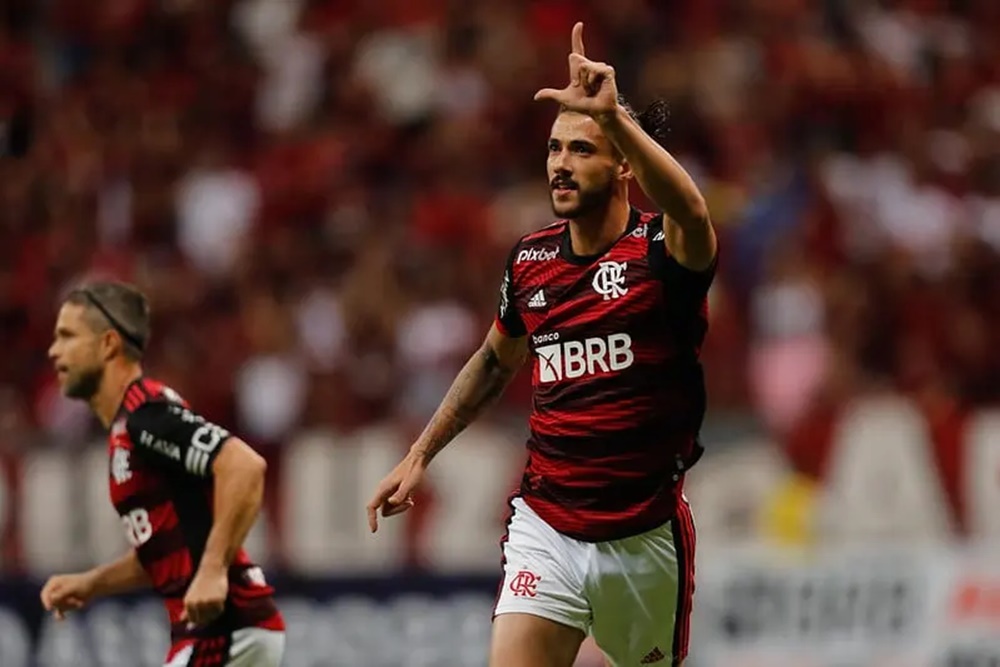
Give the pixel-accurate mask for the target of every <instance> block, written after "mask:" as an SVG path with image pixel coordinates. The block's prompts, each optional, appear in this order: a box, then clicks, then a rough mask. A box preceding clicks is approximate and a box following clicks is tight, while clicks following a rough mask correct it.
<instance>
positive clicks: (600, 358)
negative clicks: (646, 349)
mask: <svg viewBox="0 0 1000 667" xmlns="http://www.w3.org/2000/svg"><path fill="white" fill-rule="evenodd" d="M535 354H537V355H538V381H539V382H542V383H546V382H558V381H560V380H572V379H575V378H579V377H583V376H585V375H596V374H597V373H614V372H617V371H621V370H624V369H626V368H628V367H629V366H631V365H632V362H633V361H635V355H634V354H632V337H631V336H629V335H628V334H626V333H617V334H610V335H609V336H607V337H606V338H604V337H600V336H598V337H594V338H586V339H584V340H582V341H579V340H568V341H565V342H563V343H555V344H553V345H544V346H542V347H539V348H536V349H535Z"/></svg>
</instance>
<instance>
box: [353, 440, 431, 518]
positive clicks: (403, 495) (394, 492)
mask: <svg viewBox="0 0 1000 667" xmlns="http://www.w3.org/2000/svg"><path fill="white" fill-rule="evenodd" d="M426 469H427V464H426V463H425V462H424V456H423V453H422V452H420V451H416V450H412V449H411V450H410V452H409V453H408V454H407V455H406V458H404V459H403V460H402V461H400V463H399V465H397V466H396V467H395V468H393V469H392V472H390V473H389V474H388V475H386V476H385V478H384V479H383V480H382V481H381V482H380V483H379V485H378V489H376V491H375V495H374V496H372V499H371V502H369V503H368V507H367V508H366V509H367V510H368V527H369V528H371V531H372V532H373V533H374V532H375V531H376V530H378V512H379V510H380V509H381V511H382V516H384V517H390V516H395V515H396V514H402V513H403V512H405V511H406V510H408V509H410V508H411V507H413V491H414V490H416V488H417V486H419V485H420V480H421V479H423V476H424V470H426Z"/></svg>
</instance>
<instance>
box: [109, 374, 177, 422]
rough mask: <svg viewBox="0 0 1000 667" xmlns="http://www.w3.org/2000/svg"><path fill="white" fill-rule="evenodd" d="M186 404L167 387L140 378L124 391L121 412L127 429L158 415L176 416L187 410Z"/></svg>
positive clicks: (160, 383)
mask: <svg viewBox="0 0 1000 667" xmlns="http://www.w3.org/2000/svg"><path fill="white" fill-rule="evenodd" d="M189 407H190V406H189V405H188V402H187V401H185V400H184V398H183V397H182V396H181V395H180V394H179V393H177V392H176V391H175V390H174V389H173V388H172V387H170V386H169V385H167V384H165V383H163V382H160V381H159V380H156V379H153V378H148V377H141V378H139V379H138V380H135V381H134V382H132V384H130V385H129V386H128V388H127V389H126V390H125V397H124V399H123V400H122V411H123V412H124V413H125V423H126V425H127V426H128V427H132V426H134V425H135V424H136V423H141V422H145V421H146V420H148V419H150V418H156V417H157V416H159V415H165V414H176V413H179V412H181V411H183V410H184V409H187V408H189Z"/></svg>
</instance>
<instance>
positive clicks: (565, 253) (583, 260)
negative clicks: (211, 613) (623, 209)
mask: <svg viewBox="0 0 1000 667" xmlns="http://www.w3.org/2000/svg"><path fill="white" fill-rule="evenodd" d="M641 219H642V211H640V210H639V209H637V208H636V207H635V206H629V215H628V224H627V225H626V226H625V231H624V232H622V234H621V236H619V237H618V238H617V239H615V241H614V243H612V244H611V245H609V246H608V247H607V249H606V250H604V251H602V252H599V253H595V254H593V255H577V254H576V253H575V252H573V242H572V241H571V240H570V235H569V220H565V221H564V222H565V223H566V224H565V226H564V227H563V232H562V239H561V241H560V243H559V254H560V255H561V256H562V258H563V259H564V260H566V261H567V262H569V263H570V264H577V265H579V266H586V265H588V264H593V263H594V262H596V261H597V260H599V259H600V258H601V257H603V256H604V255H605V254H607V253H608V251H610V250H611V249H612V248H614V247H615V246H616V245H618V242H619V241H621V240H622V239H623V238H625V237H626V236H628V235H629V234H631V233H632V232H633V231H635V228H636V227H638V226H639V222H640V221H641Z"/></svg>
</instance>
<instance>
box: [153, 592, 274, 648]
mask: <svg viewBox="0 0 1000 667" xmlns="http://www.w3.org/2000/svg"><path fill="white" fill-rule="evenodd" d="M166 605H167V611H168V614H169V616H170V620H171V624H170V641H171V642H172V643H173V644H175V645H176V644H178V643H180V642H184V641H188V640H193V639H203V638H205V637H225V636H229V635H231V634H232V633H234V632H238V631H241V630H249V629H257V630H266V631H272V632H282V631H284V629H285V620H284V617H283V616H282V614H281V611H280V610H279V609H278V606H277V604H276V603H275V601H274V598H273V597H271V596H270V595H262V596H256V597H249V598H236V597H234V596H233V595H232V594H231V595H230V597H229V599H228V600H227V601H226V606H225V609H224V610H223V612H222V614H221V615H220V616H219V617H218V618H217V619H215V620H214V621H212V623H211V624H210V625H208V626H207V627H205V628H194V627H192V626H191V625H190V624H189V623H187V622H186V621H181V620H180V619H179V612H178V609H179V608H181V609H182V608H183V600H182V599H181V598H171V599H168V600H166Z"/></svg>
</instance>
